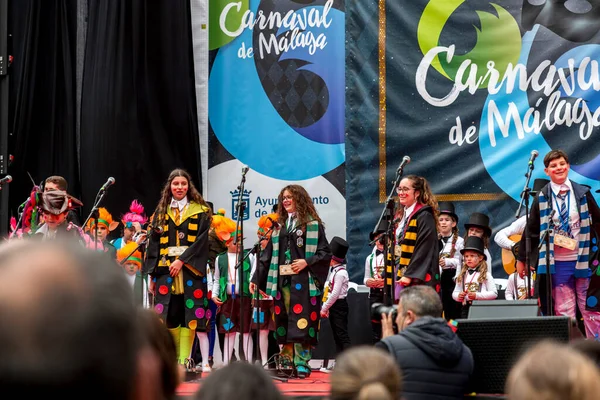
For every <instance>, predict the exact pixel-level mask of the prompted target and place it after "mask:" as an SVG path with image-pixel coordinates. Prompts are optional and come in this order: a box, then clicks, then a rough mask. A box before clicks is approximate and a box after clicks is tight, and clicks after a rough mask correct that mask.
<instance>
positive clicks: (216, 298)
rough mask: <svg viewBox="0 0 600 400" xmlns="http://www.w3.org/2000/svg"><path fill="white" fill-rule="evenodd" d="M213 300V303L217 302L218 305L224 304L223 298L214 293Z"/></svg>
mask: <svg viewBox="0 0 600 400" xmlns="http://www.w3.org/2000/svg"><path fill="white" fill-rule="evenodd" d="M212 301H213V303H215V304H216V305H218V306H220V305H223V302H222V301H221V299H220V298H218V297H217V296H214V295H213V297H212Z"/></svg>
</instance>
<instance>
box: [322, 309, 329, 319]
mask: <svg viewBox="0 0 600 400" xmlns="http://www.w3.org/2000/svg"><path fill="white" fill-rule="evenodd" d="M327 317H329V311H325V310H321V318H327Z"/></svg>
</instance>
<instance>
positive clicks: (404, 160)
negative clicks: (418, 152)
mask: <svg viewBox="0 0 600 400" xmlns="http://www.w3.org/2000/svg"><path fill="white" fill-rule="evenodd" d="M408 163H410V157H409V156H404V157H402V162H401V163H400V165H398V169H397V170H396V173H400V171H402V170H403V169H404V167H405V166H406V164H408Z"/></svg>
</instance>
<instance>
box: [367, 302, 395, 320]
mask: <svg viewBox="0 0 600 400" xmlns="http://www.w3.org/2000/svg"><path fill="white" fill-rule="evenodd" d="M390 312H391V313H392V322H393V323H394V324H396V317H398V306H397V305H396V304H394V305H391V306H386V305H385V304H383V303H373V305H372V306H371V320H372V321H375V322H380V321H381V315H382V314H385V315H389V313H390Z"/></svg>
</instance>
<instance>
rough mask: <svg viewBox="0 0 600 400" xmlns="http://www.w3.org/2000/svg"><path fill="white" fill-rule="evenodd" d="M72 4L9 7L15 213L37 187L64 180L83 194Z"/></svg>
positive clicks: (58, 0) (26, 1) (62, 0)
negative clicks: (50, 180) (54, 179)
mask: <svg viewBox="0 0 600 400" xmlns="http://www.w3.org/2000/svg"><path fill="white" fill-rule="evenodd" d="M72 4H74V2H70V1H67V0H55V1H38V0H19V1H9V16H10V17H9V32H11V34H12V47H13V55H14V62H13V64H12V67H11V70H10V79H11V80H10V100H9V103H10V112H9V114H10V115H11V120H10V121H11V122H10V123H11V125H12V126H11V132H12V135H11V136H10V137H9V153H11V154H13V155H14V162H13V163H12V165H11V166H10V167H9V173H10V174H11V175H12V176H13V182H12V183H11V187H10V213H11V215H14V214H16V209H17V206H18V205H19V204H21V203H22V202H23V201H24V200H25V198H26V197H27V195H28V193H29V192H30V191H31V188H32V186H33V185H32V183H31V180H30V179H29V177H28V175H27V173H28V172H29V173H30V174H31V176H32V177H33V179H34V180H35V182H36V183H39V182H40V181H42V180H43V179H44V178H45V177H47V176H49V175H62V176H64V177H65V178H66V179H67V181H68V182H69V184H70V187H69V191H71V192H73V193H75V194H78V193H79V191H80V185H79V169H78V166H77V146H76V131H75V93H76V84H75V73H74V71H75V55H74V53H75V50H74V49H75V43H76V36H75V32H76V31H75V28H76V25H75V12H74V11H75V8H74V7H73V6H72Z"/></svg>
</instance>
